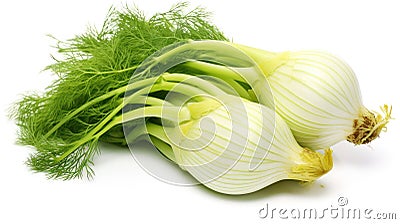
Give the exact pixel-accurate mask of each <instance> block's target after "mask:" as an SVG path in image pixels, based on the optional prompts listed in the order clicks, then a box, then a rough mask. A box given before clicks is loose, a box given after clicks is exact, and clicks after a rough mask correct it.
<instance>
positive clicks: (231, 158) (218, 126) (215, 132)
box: [170, 97, 333, 195]
mask: <svg viewBox="0 0 400 224" xmlns="http://www.w3.org/2000/svg"><path fill="white" fill-rule="evenodd" d="M196 104H197V105H196ZM199 104H203V105H204V106H203V105H199ZM210 105H211V106H210ZM212 105H213V106H212ZM190 107H192V108H196V111H193V112H194V113H195V114H199V108H205V109H204V110H205V113H201V112H200V114H202V116H196V117H195V118H194V119H192V120H191V121H190V122H185V123H184V124H182V125H180V126H178V127H176V130H175V136H174V137H171V138H170V139H173V140H172V141H171V145H172V149H173V152H174V157H175V162H176V163H177V164H178V165H179V166H180V167H181V168H182V169H184V170H186V171H188V172H189V173H190V174H191V175H192V176H193V177H194V178H196V179H197V180H198V181H199V182H200V183H202V184H204V185H205V186H207V187H208V188H210V189H212V190H214V191H217V192H220V193H224V194H231V195H238V194H246V193H251V192H254V191H257V190H260V189H262V188H264V187H266V186H268V185H271V184H273V183H275V182H278V181H280V180H284V179H293V180H299V181H303V182H312V181H314V180H316V179H317V178H319V177H320V176H322V175H323V174H325V173H327V172H328V171H329V170H331V168H332V165H333V163H332V155H331V151H330V149H327V150H326V151H325V153H321V152H317V151H313V150H310V149H307V148H303V147H301V146H300V145H299V144H298V143H297V142H296V140H295V138H294V137H293V135H292V133H291V131H290V129H289V128H288V126H287V125H286V123H285V121H284V120H282V119H281V118H280V116H279V115H277V114H276V113H275V112H274V111H273V110H271V109H269V108H267V107H265V106H263V105H260V104H257V103H253V102H250V101H247V100H244V99H241V98H238V97H229V99H227V100H224V101H215V100H214V99H212V100H209V99H208V100H206V101H204V102H200V103H194V104H192V105H190V104H189V105H188V108H190ZM210 108H211V109H210ZM189 110H191V109H189Z"/></svg>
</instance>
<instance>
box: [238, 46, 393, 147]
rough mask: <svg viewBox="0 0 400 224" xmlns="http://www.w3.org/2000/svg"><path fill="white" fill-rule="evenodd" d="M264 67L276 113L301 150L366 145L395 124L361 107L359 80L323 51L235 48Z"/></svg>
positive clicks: (387, 109) (385, 114)
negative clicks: (344, 142)
mask: <svg viewBox="0 0 400 224" xmlns="http://www.w3.org/2000/svg"><path fill="white" fill-rule="evenodd" d="M235 46H236V47H238V48H239V49H241V50H243V51H244V52H245V53H247V54H248V55H249V56H250V57H252V58H253V60H254V61H255V62H256V63H257V64H258V65H259V67H260V69H261V70H262V71H263V73H264V75H265V76H266V78H267V79H268V82H269V88H271V90H272V94H273V97H274V104H275V107H276V112H277V113H278V114H279V115H280V116H281V117H282V118H283V119H284V120H285V121H286V122H287V124H288V125H289V127H290V129H291V130H292V132H293V135H294V136H295V138H296V140H297V141H298V142H299V144H300V145H302V146H304V147H308V148H311V149H314V150H318V149H325V148H327V147H331V146H333V145H335V144H336V143H338V142H340V141H343V140H347V141H349V142H352V143H354V144H355V145H360V144H367V143H369V142H371V141H373V140H374V139H375V138H377V137H379V134H380V132H381V131H382V130H385V128H386V124H387V123H388V122H389V120H390V118H391V117H390V116H391V107H389V106H387V105H384V106H382V107H381V110H382V112H383V115H380V114H378V113H376V112H372V111H370V110H368V109H367V108H366V107H365V106H364V105H363V103H362V97H361V93H360V87H359V84H358V81H357V77H356V75H355V73H354V72H353V70H352V69H351V68H350V66H349V65H348V64H347V63H346V62H344V61H343V60H342V59H340V58H338V57H336V56H334V55H332V54H330V53H326V52H322V51H293V52H289V51H288V52H282V53H272V52H268V51H263V50H259V49H255V48H250V47H246V46H243V45H235Z"/></svg>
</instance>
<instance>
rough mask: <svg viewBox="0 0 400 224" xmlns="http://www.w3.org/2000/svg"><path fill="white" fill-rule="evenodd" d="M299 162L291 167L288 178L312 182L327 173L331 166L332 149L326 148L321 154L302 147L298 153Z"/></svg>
mask: <svg viewBox="0 0 400 224" xmlns="http://www.w3.org/2000/svg"><path fill="white" fill-rule="evenodd" d="M300 159H301V163H299V164H296V165H295V166H293V167H292V168H291V172H290V174H289V178H290V179H295V180H300V181H304V182H312V181H315V180H316V179H318V178H319V177H321V176H322V175H324V174H326V173H328V172H329V171H330V170H331V169H332V167H333V159H332V150H331V149H326V150H325V153H324V154H322V153H320V152H317V151H313V150H310V149H307V148H304V149H303V151H302V152H301V154H300Z"/></svg>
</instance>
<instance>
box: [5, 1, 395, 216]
mask: <svg viewBox="0 0 400 224" xmlns="http://www.w3.org/2000/svg"><path fill="white" fill-rule="evenodd" d="M191 2H192V6H197V5H202V6H204V7H206V8H208V10H210V11H212V12H213V13H214V17H213V21H214V22H215V24H216V25H218V26H219V27H220V28H221V29H222V30H223V31H224V33H225V34H226V35H227V36H228V37H230V38H232V39H233V40H234V41H235V42H238V43H242V44H246V45H250V46H254V47H258V48H263V49H266V50H271V51H283V50H300V49H319V50H325V51H329V52H332V53H334V54H336V55H338V56H340V57H341V58H343V59H345V60H346V61H347V62H348V63H349V64H350V65H351V67H352V68H353V69H354V71H355V72H356V74H357V76H358V79H359V82H360V86H361V90H362V94H363V101H364V104H365V105H366V106H367V107H368V108H371V109H378V108H379V106H380V105H382V104H384V103H389V104H392V105H393V108H394V112H393V116H394V117H396V118H400V103H399V99H400V89H399V79H398V77H399V76H400V69H399V68H400V67H399V64H400V54H399V52H400V32H399V27H400V13H399V11H400V6H399V5H398V3H396V1H386V0H379V1H342V0H340V1H339V0H335V1H317V0H315V1H310V0H306V1H295V0H293V1H289V0H284V1H252V0H247V1H221V0H218V1H217V0H212V1H211V0H207V1H197V0H196V1H195V0H192V1H191ZM126 3H127V4H129V5H131V4H132V3H133V1H127V2H126ZM135 3H136V5H137V6H138V7H139V8H141V9H142V10H144V11H145V12H146V14H147V15H151V14H153V13H154V12H158V11H165V10H167V9H168V8H169V7H170V6H171V5H172V4H173V3H176V1H175V0H168V1H155V0H140V1H139V0H137V1H135ZM112 4H114V5H115V6H117V7H120V6H122V5H123V2H119V1H106V0H68V1H66V0H57V1H50V0H47V1H45V0H39V1H28V0H19V1H18V0H16V1H1V3H0V30H1V31H0V32H1V34H0V65H1V67H0V73H1V75H0V79H1V82H0V83H1V88H0V91H1V95H0V96H1V97H0V99H1V102H0V105H1V110H0V111H1V114H0V121H1V125H0V132H1V133H0V136H1V137H0V138H1V146H0V223H83V222H87V223H100V222H101V223H105V222H113V223H143V222H145V223H149V222H152V223H269V222H271V220H268V219H260V218H259V217H258V211H259V210H260V209H261V208H262V207H263V206H265V205H266V203H268V204H269V206H271V207H277V208H288V209H290V208H318V209H321V210H322V209H324V208H330V207H331V205H332V206H337V199H338V198H339V197H341V196H342V197H346V198H348V202H349V204H348V205H347V207H346V208H371V209H374V210H376V211H382V212H397V213H398V214H397V217H398V219H400V210H399V207H400V203H399V201H400V194H399V185H398V178H399V171H400V168H399V159H400V147H399V141H398V140H399V134H398V133H399V131H400V128H399V127H400V126H399V122H400V120H399V119H397V120H393V121H392V122H391V123H390V125H389V127H388V132H387V133H383V134H382V135H381V138H379V139H377V140H376V141H374V142H373V143H372V144H370V145H369V146H361V147H353V146H352V145H350V144H349V143H346V142H343V143H340V144H338V145H336V146H334V147H333V149H334V159H335V161H334V162H335V165H334V169H333V170H332V171H331V172H330V173H328V174H327V175H325V176H323V177H322V178H321V179H320V180H318V181H317V182H315V183H314V184H313V185H308V186H303V185H300V184H298V183H297V182H281V183H278V184H275V185H272V186H270V187H268V188H265V189H263V190H261V191H258V192H256V193H253V194H250V195H245V196H226V195H221V194H218V193H214V192H212V191H210V190H207V189H206V188H204V187H201V186H196V187H178V186H174V185H170V184H166V183H163V182H161V181H159V180H157V179H155V178H153V177H151V176H150V175H148V174H147V173H146V172H144V171H143V170H142V169H141V168H140V167H139V165H138V164H137V163H136V162H135V161H134V159H133V158H132V156H131V154H130V152H129V150H128V149H122V148H116V147H109V146H103V147H102V154H101V155H100V156H99V157H97V158H96V159H95V171H96V176H95V178H94V180H92V181H88V180H72V181H54V180H47V179H46V178H45V176H44V175H43V174H35V173H32V172H31V171H30V170H29V169H28V168H27V167H26V166H25V165H24V161H25V160H26V158H27V157H28V155H29V153H31V152H32V150H31V149H29V148H28V147H24V146H19V145H15V143H14V142H15V138H16V130H17V129H16V127H15V125H14V123H13V122H12V121H9V120H8V118H7V117H6V113H7V108H9V107H10V105H11V104H12V102H15V101H16V100H17V99H19V97H20V96H21V93H26V92H27V91H32V90H43V89H44V88H45V87H46V86H47V85H48V84H49V82H50V81H51V80H52V79H53V78H55V77H53V76H51V75H50V74H48V73H46V72H43V73H41V72H40V71H41V70H42V69H43V68H44V67H45V66H46V65H48V64H50V63H52V60H51V58H50V53H52V52H54V49H52V48H51V47H50V45H51V44H53V43H54V42H52V40H51V39H50V38H48V37H47V36H46V34H52V35H54V36H56V37H57V38H59V39H67V38H71V37H73V35H75V34H80V33H82V32H83V31H85V29H86V28H87V25H89V24H90V25H96V26H99V25H100V24H101V23H102V21H103V19H104V16H105V14H106V13H107V10H108V9H109V7H110V6H111V5H112ZM396 209H397V210H396ZM138 221H140V222H138ZM273 221H278V222H279V223H281V222H283V221H285V220H279V219H277V218H275V219H274V220H273ZM289 221H291V222H293V221H295V220H286V221H285V222H284V223H289ZM327 221H329V222H337V223H341V222H347V223H348V221H346V220H340V219H336V220H330V219H325V220H324V222H327ZM372 221H374V222H375V223H395V222H396V221H388V220H386V221H382V220H369V221H368V220H364V222H363V223H372ZM303 222H304V223H310V221H308V220H305V221H303ZM312 222H314V221H312ZM352 222H354V220H352Z"/></svg>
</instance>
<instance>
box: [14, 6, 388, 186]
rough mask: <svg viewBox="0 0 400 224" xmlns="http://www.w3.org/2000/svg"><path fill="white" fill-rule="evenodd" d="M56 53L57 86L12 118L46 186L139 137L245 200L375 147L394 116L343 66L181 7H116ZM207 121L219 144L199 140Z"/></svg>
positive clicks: (86, 170) (78, 173)
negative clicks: (338, 153)
mask: <svg viewBox="0 0 400 224" xmlns="http://www.w3.org/2000/svg"><path fill="white" fill-rule="evenodd" d="M57 48H58V51H59V53H60V54H61V58H56V56H55V63H54V64H53V65H50V66H48V67H47V70H50V71H52V72H54V73H55V74H57V75H58V79H57V80H56V81H55V82H54V83H53V84H52V85H51V86H49V87H48V88H47V89H46V92H45V93H44V94H33V95H27V96H25V97H24V98H23V99H22V100H21V101H20V102H18V104H16V107H15V108H14V111H13V118H14V119H15V120H16V123H17V125H18V126H19V128H20V132H19V142H20V143H21V144H24V145H31V146H34V147H35V148H36V151H35V152H34V153H33V154H32V155H31V157H30V158H29V160H28V162H27V164H28V165H29V166H30V167H31V168H32V169H33V170H34V171H39V172H45V173H46V174H47V175H48V177H50V178H62V179H71V178H76V177H82V176H83V175H87V176H88V177H91V176H92V175H93V174H94V171H93V169H92V165H93V162H92V159H93V156H94V155H95V154H96V153H97V152H99V149H98V143H99V141H103V142H109V143H113V144H119V145H125V146H126V145H129V144H131V143H132V142H134V141H137V140H140V139H144V140H147V141H151V142H152V143H153V144H154V145H155V146H156V148H157V149H158V150H159V151H160V152H162V153H163V154H164V155H165V156H166V157H167V158H169V159H170V160H172V161H174V162H175V163H177V164H178V165H179V166H180V167H181V168H183V169H186V170H187V171H188V172H189V173H191V174H192V175H193V176H194V177H195V178H196V179H198V180H199V181H200V182H202V183H203V184H205V185H206V186H208V187H210V188H212V189H214V190H216V191H219V192H223V193H229V194H243V193H248V192H252V191H255V190H258V189H260V188H262V187H265V186H268V185H269V184H271V183H273V182H276V181H278V180H281V179H296V180H301V181H313V180H315V179H316V178H318V177H320V176H321V175H323V174H324V173H326V172H328V171H329V170H330V169H331V167H332V157H331V151H330V150H329V149H328V148H329V147H330V146H331V145H332V144H335V143H336V142H338V141H340V140H344V139H346V138H347V139H348V140H352V141H353V142H354V143H356V144H361V143H367V142H370V141H372V140H373V139H374V138H376V137H377V136H378V135H379V132H380V131H381V130H383V129H384V127H385V125H386V124H387V122H388V120H389V119H390V112H391V108H389V107H387V106H385V107H384V109H385V116H384V117H382V116H380V115H376V114H374V113H371V112H369V111H368V112H367V110H366V109H365V108H364V107H363V106H362V104H361V99H360V96H359V89H358V88H359V87H358V84H357V81H356V78H355V76H354V74H353V73H352V72H351V70H350V69H349V68H348V67H347V65H345V64H344V63H343V62H341V61H340V60H338V59H337V58H335V57H332V56H329V55H326V54H322V53H314V52H311V53H310V52H291V53H289V52H286V53H280V54H278V53H270V52H266V51H262V50H258V49H254V48H250V47H246V46H243V45H239V44H235V43H231V42H229V41H228V39H227V38H226V37H225V36H224V35H223V34H222V33H221V32H220V31H219V30H218V29H217V28H216V27H215V26H214V25H212V24H210V22H209V21H208V13H207V12H205V11H204V10H203V9H201V8H196V9H194V10H192V11H189V12H187V10H186V3H181V4H178V5H176V6H175V7H173V8H172V9H171V10H170V11H168V12H166V13H160V14H156V15H155V16H153V17H151V18H149V19H147V18H145V17H144V15H143V14H142V13H141V12H140V11H138V10H131V9H129V8H125V9H123V10H116V9H111V10H110V12H109V15H108V16H107V19H106V21H105V23H104V26H103V27H102V29H101V30H100V31H97V30H96V29H94V28H92V29H89V31H88V32H87V33H85V34H83V35H80V36H76V37H75V38H73V39H71V40H68V41H65V42H62V41H58V44H57ZM227 108H230V109H232V110H228V109H227ZM275 109H276V111H277V112H278V113H277V114H276V113H275V112H274V110H275ZM324 113H326V114H324ZM230 116H233V117H230ZM281 117H282V118H281ZM208 119H213V124H214V127H215V130H214V131H215V132H212V133H213V134H214V137H215V138H213V139H209V138H207V136H206V137H204V136H203V135H200V134H201V133H207V131H209V129H208V128H206V129H204V127H202V126H201V125H200V124H201V123H202V122H200V121H203V120H208ZM243 122H244V123H246V124H247V125H248V126H243V127H242V126H240V127H241V128H244V129H241V128H238V129H236V128H235V127H236V126H237V125H238V124H241V123H243ZM286 122H287V124H286ZM229 124H231V126H229ZM232 125H234V126H235V127H234V126H232ZM353 126H354V127H353ZM246 127H248V128H246ZM288 127H289V128H291V131H292V132H293V133H294V134H295V138H296V140H297V141H299V143H300V145H301V146H302V147H307V148H310V149H325V150H326V152H325V154H321V153H320V152H317V151H312V150H310V149H307V148H302V147H301V146H300V145H299V144H298V143H296V141H295V140H294V139H295V138H294V137H293V136H292V133H291V132H290V129H289V128H288ZM357 133H358V134H357ZM230 135H232V136H230ZM352 135H354V136H355V137H354V139H358V140H353V138H352V137H348V136H352ZM359 136H361V137H359ZM171 137H172V138H171ZM193 138H196V141H193V140H192V139H193ZM206 140H207V143H208V144H207V145H202V144H205V143H206ZM208 140H209V141H208ZM244 140H246V141H244ZM243 141H244V142H243ZM242 143H244V145H242ZM232 144H233V145H236V146H241V147H233V146H232V147H230V146H231V145H232ZM187 146H192V147H194V146H198V149H199V150H197V151H196V150H195V151H187ZM200 146H203V147H200ZM223 146H227V147H223ZM238 150H239V151H238ZM209 156H211V157H209ZM213 158H218V159H217V160H214V159H213ZM208 160H209V161H208ZM214 161H216V162H217V163H218V164H219V162H220V161H224V164H223V165H224V166H222V168H221V167H219V168H218V169H216V167H215V165H216V164H214ZM204 162H205V163H206V164H207V165H204ZM228 168H229V169H228ZM225 171H226V172H225ZM239 173H240V174H239Z"/></svg>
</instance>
